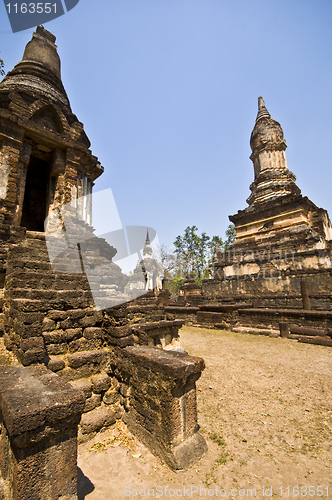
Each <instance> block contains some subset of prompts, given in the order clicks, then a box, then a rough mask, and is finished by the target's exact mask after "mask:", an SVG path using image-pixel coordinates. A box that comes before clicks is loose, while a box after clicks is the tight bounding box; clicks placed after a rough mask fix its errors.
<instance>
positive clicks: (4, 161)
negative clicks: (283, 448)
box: [0, 26, 207, 500]
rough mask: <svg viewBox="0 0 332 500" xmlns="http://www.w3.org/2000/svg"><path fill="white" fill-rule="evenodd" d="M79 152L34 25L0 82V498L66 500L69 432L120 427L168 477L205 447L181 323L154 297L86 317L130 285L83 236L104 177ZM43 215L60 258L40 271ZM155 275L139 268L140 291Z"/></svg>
mask: <svg viewBox="0 0 332 500" xmlns="http://www.w3.org/2000/svg"><path fill="white" fill-rule="evenodd" d="M89 147H90V142H89V140H88V138H87V136H86V134H85V132H84V129H83V125H82V123H81V122H79V121H78V119H77V117H76V116H75V115H74V114H73V112H72V110H71V108H70V104H69V100H68V97H67V95H66V92H65V90H64V87H63V85H62V82H61V76H60V59H59V56H58V54H57V48H56V45H55V37H54V35H52V34H51V33H49V32H48V31H47V30H45V29H44V28H43V27H41V26H38V27H37V29H36V32H35V33H34V34H33V37H32V40H31V41H30V42H29V43H28V44H27V46H26V48H25V51H24V55H23V58H22V61H20V62H19V63H18V64H17V65H16V66H15V67H14V69H13V70H12V71H10V72H9V73H8V74H7V75H6V76H5V78H4V79H3V81H2V82H1V83H0V278H1V279H0V285H1V294H0V326H1V332H2V334H3V341H4V345H5V347H6V349H7V353H11V354H10V355H11V356H16V362H15V363H14V364H13V365H12V366H0V379H1V389H0V419H1V423H2V432H1V436H0V437H1V439H0V455H1V461H0V473H1V477H0V498H6V499H18V498H31V499H34V500H36V499H38V498H40V499H43V500H53V499H54V500H55V499H58V498H60V497H61V498H68V500H69V499H70V500H74V499H76V498H77V496H76V495H77V491H76V483H77V467H76V446H77V432H78V437H79V440H80V441H85V440H88V439H90V438H91V437H93V436H94V435H95V434H96V433H97V432H98V431H99V430H103V429H106V428H108V427H109V426H110V425H111V424H113V423H115V421H116V420H117V419H120V418H121V419H123V420H124V421H125V422H126V423H127V425H128V427H129V429H130V430H132V432H133V433H134V434H135V435H136V436H137V437H138V438H139V439H141V441H142V442H143V443H145V444H146V445H147V446H148V447H149V448H150V449H151V450H152V451H153V452H154V453H155V454H156V455H158V456H159V457H161V458H162V459H163V460H164V461H165V462H166V463H167V464H168V465H169V466H170V467H172V468H173V469H183V468H187V467H189V466H190V465H191V464H193V463H194V462H195V461H196V460H198V459H199V458H200V457H201V456H202V454H204V453H205V452H206V449H207V447H206V443H205V440H204V438H203V437H202V436H201V435H200V434H199V432H198V429H199V427H198V425H197V415H196V388H195V381H196V380H197V379H198V378H199V377H200V374H201V372H202V370H203V369H204V362H203V360H202V359H201V358H195V357H191V356H189V355H188V354H187V353H185V352H184V350H183V349H181V348H179V336H178V330H179V328H180V327H181V326H182V324H183V321H181V320H175V319H174V317H173V316H172V315H170V314H168V313H167V312H166V310H165V307H164V302H165V300H164V299H165V296H167V293H166V292H165V291H161V292H160V293H159V294H157V295H156V294H155V293H154V291H153V290H151V291H148V293H147V294H146V295H145V296H144V297H142V299H141V302H140V301H135V302H129V303H124V300H122V303H121V304H118V305H117V306H116V307H113V308H103V307H96V298H98V301H102V300H103V298H105V300H106V299H109V298H112V297H113V294H114V290H116V292H117V293H118V294H124V293H125V292H124V288H125V286H126V284H127V283H128V284H129V279H128V277H126V276H124V275H123V274H122V272H121V269H120V268H119V267H118V266H117V265H116V264H115V263H114V262H113V261H112V259H113V257H114V255H115V254H116V249H115V248H113V247H112V246H110V245H109V244H108V243H107V242H106V241H105V240H103V239H102V238H97V237H96V236H94V230H93V228H92V226H91V216H92V206H91V203H90V201H89V200H91V197H89V194H91V191H92V186H93V182H94V180H95V179H96V178H97V177H98V176H100V175H101V174H102V172H103V168H102V167H101V165H100V163H99V162H98V160H97V158H96V157H95V156H93V155H92V153H91V151H90V149H89ZM64 206H66V207H67V213H66V217H67V219H68V220H69V224H71V225H72V226H73V228H74V233H75V237H76V240H75V239H74V240H73V241H72V242H70V241H69V240H68V238H67V232H66V227H65V226H66V225H67V223H68V220H66V221H64V219H63V217H64V212H63V207H64ZM52 214H55V216H56V217H55V219H56V221H57V224H58V226H57V227H58V229H57V230H59V227H60V232H61V231H62V233H61V234H62V236H63V239H64V241H65V242H67V243H66V244H67V246H66V247H64V250H63V253H60V254H59V255H58V256H57V257H58V258H57V260H56V259H55V260H54V262H52V263H51V262H50V256H49V252H48V247H47V238H46V239H45V232H44V229H45V228H44V221H45V219H46V218H47V217H50V216H51V215H52ZM51 219H52V217H51ZM51 219H49V221H51V223H53V222H54V221H53V222H52V220H51ZM48 223H49V222H48ZM48 230H49V234H50V235H51V236H52V234H53V233H52V231H53V227H52V224H51V227H50V228H48ZM56 236H57V234H56V231H55V237H56ZM80 238H81V240H80ZM67 240H68V241H67ZM80 241H81V242H80ZM61 248H62V247H61ZM84 249H85V250H86V255H87V259H86V260H84V259H83V258H82V254H83V251H84ZM145 253H146V254H147V252H145ZM144 257H145V258H146V259H147V258H149V257H150V256H149V255H145V254H144ZM83 260H84V262H83ZM73 262H74V264H75V265H73ZM51 264H52V265H51ZM99 266H100V269H101V271H98V269H99ZM103 266H104V267H103ZM104 269H107V273H108V274H107V273H106V274H105V273H104ZM154 271H155V270H150V269H144V270H143V272H146V280H147V281H149V280H150V281H149V283H148V285H147V290H148V289H149V288H151V286H150V282H151V276H150V275H149V274H148V273H152V274H153V272H154ZM94 272H95V275H94V274H93V273H94ZM98 273H99V274H98ZM141 274H142V273H141ZM94 276H96V280H95V281H93V279H94ZM97 278H98V279H97ZM94 286H96V287H97V288H98V289H97V291H96V290H94V289H93V287H94ZM147 290H145V291H147ZM129 298H130V294H129ZM98 303H99V304H100V303H102V302H98ZM105 303H106V304H107V303H109V302H105ZM66 382H70V385H68V384H66Z"/></svg>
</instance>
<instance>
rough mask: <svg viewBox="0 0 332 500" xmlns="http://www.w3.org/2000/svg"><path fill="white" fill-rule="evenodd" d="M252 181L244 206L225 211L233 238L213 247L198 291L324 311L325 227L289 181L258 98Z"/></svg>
mask: <svg viewBox="0 0 332 500" xmlns="http://www.w3.org/2000/svg"><path fill="white" fill-rule="evenodd" d="M250 146H251V149H252V154H251V156H250V158H251V160H252V162H253V164H254V174H255V179H254V182H253V183H252V184H251V186H250V189H251V195H250V196H249V198H248V199H247V202H248V204H249V206H248V207H247V208H245V209H244V210H240V211H239V212H238V213H237V214H235V215H232V216H230V217H229V218H230V220H231V222H233V223H234V225H235V230H236V238H235V241H234V243H233V244H232V246H231V248H230V250H229V251H228V252H225V253H221V252H220V250H219V249H218V248H216V252H215V256H214V260H213V263H212V267H211V274H212V278H213V279H212V280H207V281H205V282H204V284H203V295H204V297H205V298H207V299H209V300H214V299H215V298H218V299H221V298H227V297H228V299H234V300H235V302H239V301H249V302H252V303H253V305H254V306H255V305H257V306H258V307H262V306H265V307H268V306H274V307H275V306H279V307H292V308H294V307H302V301H303V300H305V301H306V305H305V307H306V308H307V307H309V301H308V297H310V307H312V308H317V307H319V308H323V309H331V293H332V286H331V273H332V253H331V240H332V227H331V222H330V219H329V216H328V214H327V212H326V210H324V209H322V208H318V207H317V206H316V205H315V204H314V203H313V202H312V201H310V200H309V199H308V198H307V197H304V196H302V195H301V191H300V189H299V188H298V186H297V185H296V183H295V180H296V178H295V175H294V174H293V173H292V172H290V170H289V169H288V167H287V161H286V155H285V150H286V147H287V145H286V142H285V139H284V134H283V130H282V128H281V126H280V124H279V123H278V122H277V121H275V120H274V119H273V118H271V115H270V113H269V112H268V111H267V109H266V107H265V104H264V101H263V99H262V97H259V99H258V114H257V118H256V123H255V126H254V129H253V131H252V134H251V138H250Z"/></svg>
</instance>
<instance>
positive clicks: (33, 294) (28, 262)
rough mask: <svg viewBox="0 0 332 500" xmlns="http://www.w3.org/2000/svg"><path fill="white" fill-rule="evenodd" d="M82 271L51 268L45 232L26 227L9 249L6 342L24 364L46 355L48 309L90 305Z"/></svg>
mask: <svg viewBox="0 0 332 500" xmlns="http://www.w3.org/2000/svg"><path fill="white" fill-rule="evenodd" d="M93 305H94V304H93V299H92V295H91V292H90V290H89V285H88V282H87V279H86V276H85V275H84V274H68V273H66V274H65V273H59V272H56V271H54V270H53V268H52V266H51V264H50V261H49V257H48V252H47V246H46V241H45V234H44V233H38V232H33V231H27V233H26V237H25V238H23V239H21V240H19V241H17V242H16V244H12V245H11V248H10V250H9V253H8V259H7V272H6V280H5V288H4V327H5V331H6V333H5V335H4V340H5V345H6V347H7V348H8V349H10V350H12V351H14V352H15V354H16V355H17V356H18V358H19V360H20V361H21V362H22V364H23V365H28V364H31V363H33V362H41V361H42V360H43V359H44V357H45V355H46V350H45V344H44V340H43V336H42V333H43V321H44V318H45V315H46V314H47V311H49V310H62V311H65V310H68V309H75V308H78V307H79V308H80V309H81V308H86V307H93Z"/></svg>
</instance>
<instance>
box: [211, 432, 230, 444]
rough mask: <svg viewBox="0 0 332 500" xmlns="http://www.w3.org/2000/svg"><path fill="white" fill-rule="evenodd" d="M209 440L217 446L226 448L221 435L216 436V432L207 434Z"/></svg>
mask: <svg viewBox="0 0 332 500" xmlns="http://www.w3.org/2000/svg"><path fill="white" fill-rule="evenodd" d="M209 438H210V439H211V441H213V442H214V443H216V444H217V445H218V446H227V444H226V443H225V441H224V438H223V437H222V435H221V434H217V433H216V432H211V433H210V434H209Z"/></svg>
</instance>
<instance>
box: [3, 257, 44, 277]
mask: <svg viewBox="0 0 332 500" xmlns="http://www.w3.org/2000/svg"><path fill="white" fill-rule="evenodd" d="M19 269H21V270H23V271H29V272H54V271H53V268H52V266H51V264H50V263H49V261H48V260H45V261H44V260H43V261H41V260H26V259H22V258H20V259H11V260H10V261H9V262H8V264H7V276H8V275H9V274H11V273H12V272H14V271H18V270H19Z"/></svg>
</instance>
